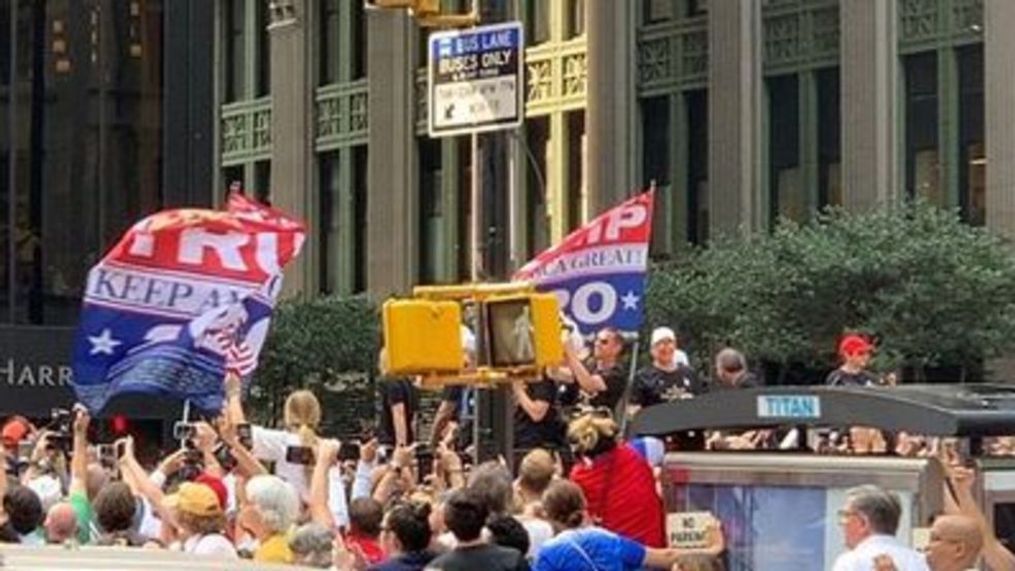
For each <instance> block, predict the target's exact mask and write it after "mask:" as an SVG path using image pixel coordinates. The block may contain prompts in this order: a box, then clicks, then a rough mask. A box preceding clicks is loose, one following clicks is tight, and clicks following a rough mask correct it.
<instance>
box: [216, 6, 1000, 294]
mask: <svg viewBox="0 0 1015 571" xmlns="http://www.w3.org/2000/svg"><path fill="white" fill-rule="evenodd" d="M498 1H499V2H501V3H503V4H504V6H502V8H504V9H505V10H506V11H507V12H509V13H510V14H513V15H514V17H515V18H517V19H520V20H522V21H523V22H524V24H525V32H526V44H527V49H526V54H525V85H526V91H525V121H524V124H523V126H522V127H521V128H520V129H519V130H517V131H513V132H511V133H510V134H509V135H507V144H506V146H507V150H506V152H507V153H508V155H509V156H510V159H509V161H508V169H507V172H506V173H502V174H503V176H505V177H506V178H507V179H508V181H509V182H508V183H507V184H508V185H509V186H510V189H511V191H510V195H509V196H510V198H509V203H510V204H509V206H510V211H511V212H512V215H511V217H510V228H509V229H508V230H507V231H505V232H501V233H500V234H498V236H497V238H496V240H499V241H500V242H501V244H500V247H502V248H505V249H507V250H508V251H509V252H511V260H510V261H511V264H512V265H515V266H517V265H518V264H521V263H524V261H525V260H527V259H528V258H529V257H531V256H532V255H534V254H536V253H537V252H539V251H540V250H542V249H543V248H545V247H547V246H549V245H551V244H552V243H554V242H555V241H556V240H558V239H559V238H561V237H563V236H564V235H566V234H567V232H568V231H569V230H571V229H573V228H575V227H576V226H578V225H580V224H581V223H582V222H583V221H585V220H587V219H589V218H590V217H591V216H594V215H595V214H596V213H597V212H599V211H601V210H603V209H604V208H606V207H608V206H609V205H611V204H614V203H616V202H618V201H619V200H621V199H622V198H623V197H625V196H627V195H629V194H630V193H631V192H634V191H636V190H637V189H639V188H643V187H646V186H648V185H649V184H651V183H653V182H654V183H655V184H656V185H657V187H658V188H659V190H660V192H659V202H658V204H657V220H656V226H655V240H654V244H653V253H654V255H655V256H657V257H666V256H671V255H674V254H675V253H676V252H678V251H679V250H680V249H681V248H683V247H686V245H688V244H699V243H703V242H705V241H707V240H708V239H709V238H710V237H713V236H716V235H718V234H720V233H728V232H739V231H747V232H756V231H765V230H766V229H768V228H771V227H772V225H773V223H774V222H775V221H776V220H778V219H779V217H786V218H790V219H794V220H799V221H802V220H805V219H807V218H808V217H810V216H813V215H814V213H815V212H817V211H818V210H819V209H820V208H822V207H824V206H826V205H841V206H843V207H845V208H848V209H853V210H863V209H867V208H875V207H877V206H878V205H881V204H884V203H888V202H891V201H896V200H900V199H902V198H904V197H915V196H922V197H925V198H926V199H927V200H930V201H932V202H934V203H936V204H939V205H941V206H945V207H951V208H957V209H959V210H960V211H961V213H962V216H963V217H964V218H965V219H966V220H967V221H968V222H969V223H970V224H975V225H984V224H985V225H987V226H990V227H993V228H996V229H998V230H999V231H1002V232H1005V233H1012V231H1013V230H1015V220H1013V218H1012V217H1011V216H1010V214H1011V210H1012V207H1013V206H1012V204H1013V201H1015V134H1013V133H1012V131H1013V129H1011V128H1010V127H1006V126H1007V125H1010V124H1011V123H1010V121H1008V117H1009V115H1010V114H1011V113H1012V110H1013V109H1015V82H1012V81H1011V79H1012V75H1013V73H1015V64H1013V63H1011V62H1012V61H1015V59H1013V58H1011V57H1009V55H1010V54H1015V51H1013V50H1015V45H1009V44H1010V43H1012V42H1015V40H1009V39H1008V38H1006V37H1005V34H1004V33H1003V30H1004V29H1005V27H1006V25H1007V24H1010V23H1015V7H1010V6H1008V4H1009V3H1006V2H984V1H983V0H871V1H869V2H847V1H843V0H724V1H716V0H711V1H708V0H638V1H632V2H616V1H613V0H498ZM494 3H495V4H496V3H497V2H496V1H495V2H494ZM484 4H487V3H484ZM468 6H469V4H468V2H467V1H466V0H445V1H444V2H443V7H444V9H445V11H447V12H456V11H463V10H465V9H466V8H468ZM216 10H217V13H216V28H217V31H218V36H217V37H218V41H217V42H216V65H217V69H218V74H217V76H218V78H219V79H218V82H217V97H218V101H219V103H220V105H219V107H218V122H217V125H218V136H217V138H216V141H217V145H218V153H217V155H216V157H217V160H218V170H219V173H220V177H219V180H220V181H221V183H222V184H220V185H219V188H224V187H225V186H226V183H227V182H228V181H232V180H241V181H243V182H244V183H245V185H246V186H247V187H248V188H253V189H256V191H257V192H258V193H261V194H262V195H263V196H266V197H267V198H269V199H270V200H271V201H272V202H273V203H275V204H277V205H281V206H283V207H285V208H287V209H289V210H291V211H293V212H295V213H297V214H299V215H301V216H303V217H305V218H306V219H307V220H308V221H309V223H310V224H311V226H312V228H313V231H312V236H313V238H312V240H311V241H310V242H309V243H308V245H307V249H306V252H305V256H304V257H303V259H302V261H301V265H300V266H299V267H298V268H297V269H296V271H295V272H293V274H294V275H293V278H291V279H294V280H295V282H296V283H297V286H298V288H299V289H300V290H301V291H304V292H307V293H309V294H313V293H354V292H359V291H369V292H372V293H374V294H377V295H380V296H383V295H387V294H390V293H392V292H404V291H406V290H407V289H408V288H409V287H410V286H411V285H413V284H417V283H441V282H456V281H460V280H464V279H467V278H468V276H469V260H470V255H471V254H470V251H469V248H470V243H469V242H470V241H469V236H470V234H469V228H470V223H471V220H470V218H471V205H470V201H471V197H470V192H469V188H470V180H471V176H472V165H471V153H470V137H469V136H457V137H448V138H443V139H430V138H429V137H428V136H427V133H426V124H427V117H426V113H427V91H426V89H427V87H426V49H425V46H426V34H427V32H426V31H425V30H420V28H418V27H417V26H416V25H415V23H414V21H413V20H412V19H411V18H410V17H409V16H408V15H407V14H406V13H405V12H404V11H397V10H379V9H367V10H364V8H363V6H362V5H361V4H360V3H359V2H341V1H339V0H278V1H274V2H271V3H267V4H266V3H265V2H261V1H259V0H221V1H220V2H217V3H216ZM989 126H996V127H995V128H994V129H990V128H988V127H989ZM268 189H270V191H269V190H268ZM988 189H989V191H988ZM495 233H496V232H494V231H491V235H493V234H495Z"/></svg>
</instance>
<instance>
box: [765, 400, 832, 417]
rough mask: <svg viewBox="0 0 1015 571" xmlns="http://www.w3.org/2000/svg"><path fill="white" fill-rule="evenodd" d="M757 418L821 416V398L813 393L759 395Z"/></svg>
mask: <svg viewBox="0 0 1015 571" xmlns="http://www.w3.org/2000/svg"><path fill="white" fill-rule="evenodd" d="M758 418H795V419H807V418H810V419H815V418H821V398H820V397H817V396H814V395H764V396H759V397H758Z"/></svg>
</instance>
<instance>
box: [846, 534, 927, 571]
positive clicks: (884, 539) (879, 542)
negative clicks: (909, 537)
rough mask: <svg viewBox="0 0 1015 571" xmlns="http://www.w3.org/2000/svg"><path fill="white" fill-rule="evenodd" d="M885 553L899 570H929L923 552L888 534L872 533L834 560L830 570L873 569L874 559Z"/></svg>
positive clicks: (853, 570)
mask: <svg viewBox="0 0 1015 571" xmlns="http://www.w3.org/2000/svg"><path fill="white" fill-rule="evenodd" d="M881 555H887V556H888V557H891V558H892V562H893V563H895V568H896V569H898V570H899V571H929V570H928V568H927V559H926V558H925V557H924V556H923V554H921V553H919V552H917V551H916V550H914V549H910V548H909V547H906V546H905V545H903V544H902V543H900V542H899V540H897V539H895V538H894V537H892V536H890V535H872V536H870V537H868V538H867V539H865V540H863V541H861V542H860V544H859V545H857V546H856V547H855V548H853V549H852V550H851V551H847V552H846V553H843V554H842V555H840V556H839V558H838V559H836V560H835V566H834V567H832V571H874V568H875V567H874V560H875V559H876V558H877V557H879V556H881Z"/></svg>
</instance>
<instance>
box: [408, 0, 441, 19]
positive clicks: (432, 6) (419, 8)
mask: <svg viewBox="0 0 1015 571" xmlns="http://www.w3.org/2000/svg"><path fill="white" fill-rule="evenodd" d="M412 13H413V15H415V16H416V17H417V18H428V17H430V16H436V15H438V14H440V13H441V1H440V0H414V2H413V6H412Z"/></svg>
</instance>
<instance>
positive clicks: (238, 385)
mask: <svg viewBox="0 0 1015 571" xmlns="http://www.w3.org/2000/svg"><path fill="white" fill-rule="evenodd" d="M224 384H225V393H226V405H225V406H226V416H227V417H228V418H229V422H231V423H232V424H233V425H237V424H245V423H246V422H247V416H246V414H244V412H243V381H242V380H241V379H240V376H239V375H237V374H236V373H234V372H231V371H230V372H228V373H226V378H225V382H224Z"/></svg>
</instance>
